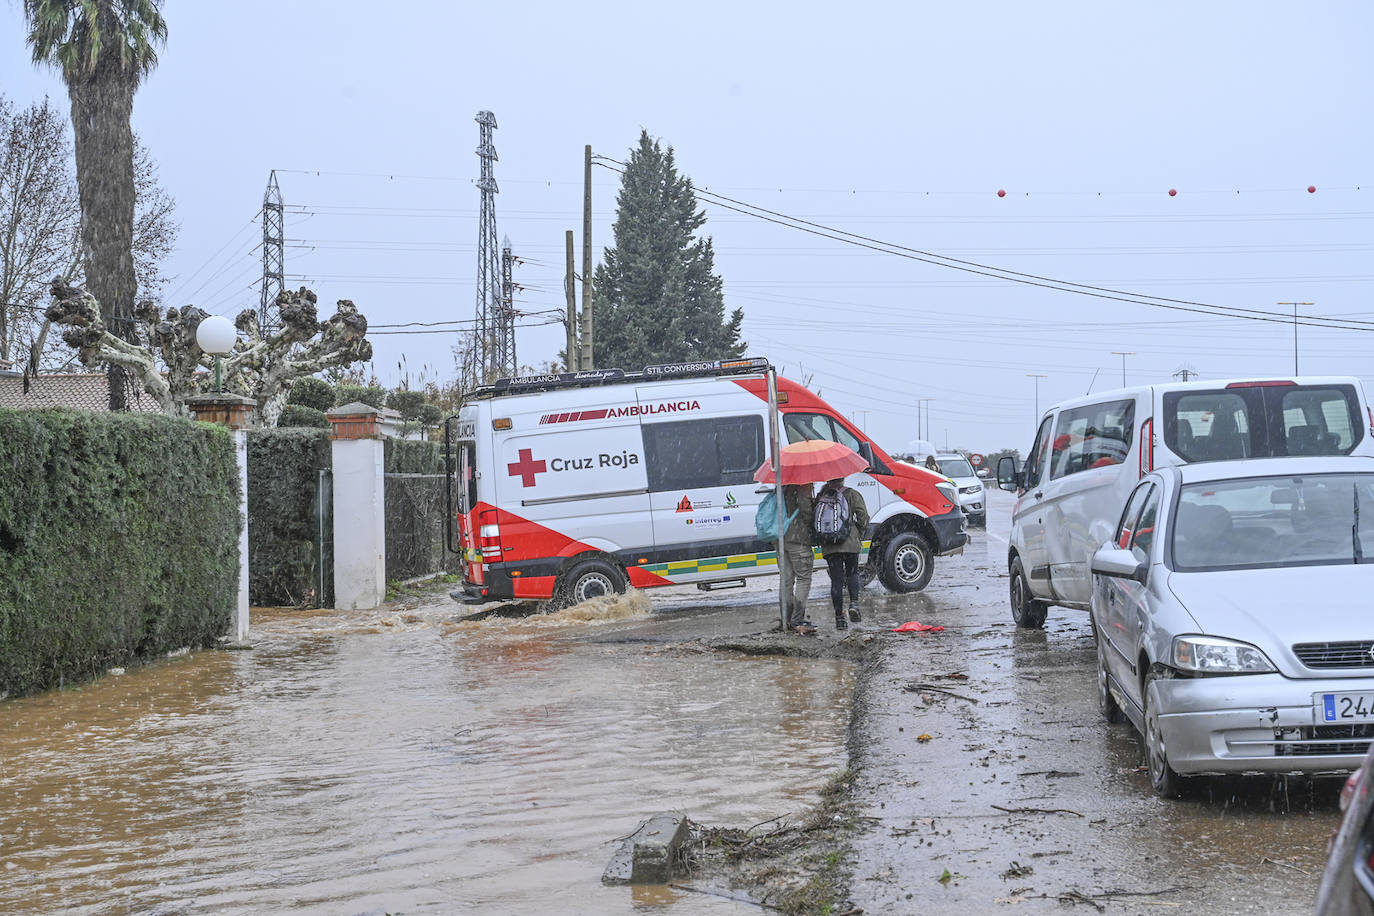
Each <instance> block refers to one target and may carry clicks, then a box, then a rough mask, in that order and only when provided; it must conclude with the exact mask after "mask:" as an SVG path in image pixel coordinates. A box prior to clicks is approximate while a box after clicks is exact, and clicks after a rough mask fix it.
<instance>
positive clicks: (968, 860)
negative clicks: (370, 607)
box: [637, 492, 1342, 914]
mask: <svg viewBox="0 0 1374 916" xmlns="http://www.w3.org/2000/svg"><path fill="white" fill-rule="evenodd" d="M1012 501H1013V500H1012V497H1011V496H1010V494H1003V493H1000V492H994V493H992V494H991V499H990V500H989V520H988V521H989V524H988V528H987V529H974V530H973V531H972V534H973V538H974V540H973V543H972V544H971V545H970V546H969V547H968V548H967V549H966V550H965V552H964V553H963V554H962V555H961V556H955V557H944V558H940V559H938V560H937V562H936V571H935V575H934V577H933V579H932V581H931V584H930V586H929V587H928V588H927V589H926V590H925V591H923V592H921V593H918V594H914V595H889V594H887V593H885V592H884V591H883V590H882V589H881V588H880V587H879V586H877V585H873V586H870V587H869V588H868V589H867V590H866V591H865V592H864V602H865V619H864V621H863V622H862V623H861V624H860V625H858V626H856V627H854V628H853V629H851V630H850V631H849V632H848V633H838V632H836V631H835V629H834V626H833V623H831V620H832V615H831V613H830V611H829V607H828V604H829V602H828V598H827V595H826V588H827V582H826V577H825V576H824V574H823V573H822V572H819V571H818V573H817V576H816V580H815V582H814V584H813V590H812V595H811V604H810V617H811V619H812V620H814V621H815V622H816V623H817V625H818V627H819V633H818V635H817V636H815V637H796V636H792V637H785V636H778V635H771V636H769V635H762V634H761V633H760V628H761V627H765V626H767V625H768V624H769V623H770V622H771V620H773V619H776V618H774V617H773V616H772V615H773V614H774V613H775V610H774V608H773V606H770V604H768V603H767V602H768V601H769V599H770V597H771V599H772V600H774V601H775V600H776V592H774V591H772V589H773V588H774V587H775V585H776V580H773V579H767V578H765V579H759V580H752V581H751V582H750V583H749V586H748V588H747V589H744V590H741V591H740V592H736V593H731V592H724V593H720V594H714V593H713V594H712V596H711V597H710V598H706V597H704V596H702V595H701V594H700V593H697V592H693V591H688V590H680V589H670V590H665V591H664V592H653V593H649V594H650V595H651V596H652V597H651V600H652V602H653V604H654V607H655V611H656V612H659V611H662V612H666V613H655V614H654V615H653V616H652V618H651V622H649V623H647V624H640V625H639V627H637V629H639V628H645V627H647V628H648V629H650V630H653V631H655V635H656V637H657V638H667V639H671V638H673V637H674V635H677V636H680V637H685V636H686V635H687V634H688V633H692V634H694V638H696V639H701V640H704V641H707V642H711V643H713V644H715V645H717V646H722V645H723V646H725V647H727V648H728V647H733V643H732V639H733V638H734V637H732V633H733V634H744V635H742V636H741V637H740V640H739V641H740V642H742V643H743V644H745V645H746V646H747V644H748V642H749V641H750V640H754V641H758V642H762V643H765V644H773V643H776V642H778V641H780V640H781V641H783V642H786V641H788V640H789V639H790V641H791V642H792V643H793V644H794V647H795V650H796V651H797V654H803V655H807V654H809V655H831V654H835V655H841V656H847V657H851V658H856V659H857V660H858V661H857V664H859V665H860V666H861V667H862V671H861V674H860V677H859V679H858V686H857V688H856V692H855V696H854V709H853V717H852V721H851V726H850V731H849V739H848V744H849V759H850V765H851V767H852V768H853V770H854V772H855V790H854V800H855V803H856V805H857V809H858V815H859V825H860V826H859V829H858V831H857V833H856V834H855V836H854V839H853V846H852V849H851V854H850V856H849V858H848V860H847V862H846V865H847V866H848V868H849V869H850V871H851V873H852V881H851V884H850V888H849V890H850V893H849V897H848V899H849V903H850V905H851V906H852V907H855V908H858V909H861V910H862V912H864V913H868V914H874V913H890V914H907V913H986V912H992V911H996V910H1000V909H1002V908H1007V909H1008V910H1009V911H1010V912H1017V913H1038V912H1057V913H1058V912H1066V911H1073V910H1079V909H1080V908H1081V910H1082V911H1083V912H1106V913H1149V914H1157V913H1161V912H1170V911H1182V912H1190V913H1310V912H1312V909H1313V904H1314V900H1315V896H1316V891H1317V885H1318V884H1319V882H1320V879H1321V872H1322V868H1323V867H1324V864H1325V858H1326V844H1327V839H1328V837H1329V836H1330V834H1331V831H1332V830H1334V829H1335V827H1336V825H1337V822H1338V820H1339V812H1338V810H1337V798H1338V793H1339V789H1340V785H1341V782H1342V780H1340V779H1326V780H1318V781H1312V780H1301V779H1292V780H1289V779H1283V778H1269V777H1250V778H1232V779H1224V780H1209V781H1203V783H1202V785H1201V786H1200V787H1199V788H1198V790H1197V791H1195V792H1194V793H1193V794H1192V795H1191V796H1189V797H1186V798H1183V799H1175V800H1164V799H1160V798H1157V797H1156V796H1155V795H1154V794H1153V791H1152V790H1151V788H1150V783H1149V778H1148V776H1147V774H1146V772H1145V769H1144V766H1143V764H1144V758H1143V755H1142V751H1141V747H1140V741H1139V737H1138V736H1137V734H1136V733H1135V731H1134V730H1133V728H1132V727H1131V726H1130V725H1128V724H1117V725H1111V724H1108V723H1107V722H1105V721H1104V720H1103V719H1102V717H1101V716H1100V714H1099V712H1098V710H1097V699H1096V682H1095V655H1094V644H1093V637H1092V631H1091V628H1090V624H1089V620H1088V615H1087V614H1086V613H1085V612H1080V611H1071V610H1067V609H1064V608H1053V609H1051V611H1050V614H1049V619H1048V620H1047V622H1046V626H1045V628H1044V629H1043V630H1020V629H1018V628H1017V627H1016V626H1015V625H1014V624H1013V622H1012V620H1011V612H1010V608H1009V604H1008V594H1007V593H1008V579H1007V571H1006V565H1007V561H1006V552H1007V547H1006V535H1007V532H1008V530H1009V528H1010V514H1011V505H1012ZM722 605H727V606H733V607H734V608H735V609H736V610H735V611H734V612H733V613H731V614H725V615H722V614H721V613H720V608H721V606H722ZM907 621H919V622H921V623H925V624H931V625H936V626H941V627H943V628H944V629H943V630H941V631H934V632H927V633H912V634H897V633H893V632H892V631H891V629H892V628H893V627H895V626H898V625H899V624H901V623H904V622H907Z"/></svg>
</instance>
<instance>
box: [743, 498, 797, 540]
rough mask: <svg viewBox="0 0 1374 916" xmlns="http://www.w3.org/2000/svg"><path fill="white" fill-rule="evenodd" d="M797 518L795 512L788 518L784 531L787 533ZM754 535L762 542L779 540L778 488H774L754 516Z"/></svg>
mask: <svg viewBox="0 0 1374 916" xmlns="http://www.w3.org/2000/svg"><path fill="white" fill-rule="evenodd" d="M796 517H797V513H796V512H793V513H792V514H791V515H789V516H787V520H786V521H785V522H783V530H784V531H786V530H787V529H788V528H790V527H791V526H792V520H793V519H794V518H796ZM754 533H755V534H756V535H758V538H759V540H761V541H777V540H778V488H777V487H774V488H773V489H772V490H771V491H770V492H769V493H768V495H767V496H765V497H764V498H763V501H762V502H760V503H759V508H758V512H756V513H755V515H754Z"/></svg>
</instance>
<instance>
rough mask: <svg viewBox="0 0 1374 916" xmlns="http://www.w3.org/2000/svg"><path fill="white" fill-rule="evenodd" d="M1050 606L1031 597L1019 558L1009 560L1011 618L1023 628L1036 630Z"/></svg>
mask: <svg viewBox="0 0 1374 916" xmlns="http://www.w3.org/2000/svg"><path fill="white" fill-rule="evenodd" d="M1049 612H1050V606H1049V604H1048V603H1047V602H1044V601H1041V600H1040V599H1038V598H1032V597H1031V590H1030V581H1029V580H1028V579H1026V571H1025V569H1023V568H1022V566H1021V558H1020V557H1017V558H1016V559H1014V560H1012V561H1011V619H1012V620H1015V621H1016V625H1017V626H1018V627H1020V628H1021V629H1023V630H1038V629H1040V628H1041V627H1043V626H1044V625H1045V618H1046V617H1047V616H1049Z"/></svg>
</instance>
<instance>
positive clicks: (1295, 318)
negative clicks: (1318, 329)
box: [1277, 302, 1317, 375]
mask: <svg viewBox="0 0 1374 916" xmlns="http://www.w3.org/2000/svg"><path fill="white" fill-rule="evenodd" d="M1277 304H1278V305H1291V306H1293V374H1294V375H1297V374H1298V306H1300V305H1316V304H1317V303H1315V302H1279V303H1277Z"/></svg>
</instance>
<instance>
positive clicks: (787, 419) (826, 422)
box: [782, 413, 859, 452]
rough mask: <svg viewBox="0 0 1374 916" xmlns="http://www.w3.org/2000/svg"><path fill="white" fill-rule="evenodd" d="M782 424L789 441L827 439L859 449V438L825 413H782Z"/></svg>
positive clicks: (855, 449)
mask: <svg viewBox="0 0 1374 916" xmlns="http://www.w3.org/2000/svg"><path fill="white" fill-rule="evenodd" d="M782 425H783V429H785V430H786V431H787V441H788V442H805V441H807V440H808V439H825V440H826V441H828V442H838V443H840V444H841V445H847V446H849V447H850V448H852V449H853V450H854V451H856V452H857V451H859V440H858V438H857V437H856V436H855V435H854V434H853V433H851V432H850V431H849V430H847V429H845V428H844V426H843V424H840V423H836V422H835V420H834V419H833V418H832V417H827V416H826V415H825V414H823V413H786V414H783V415H782Z"/></svg>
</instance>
